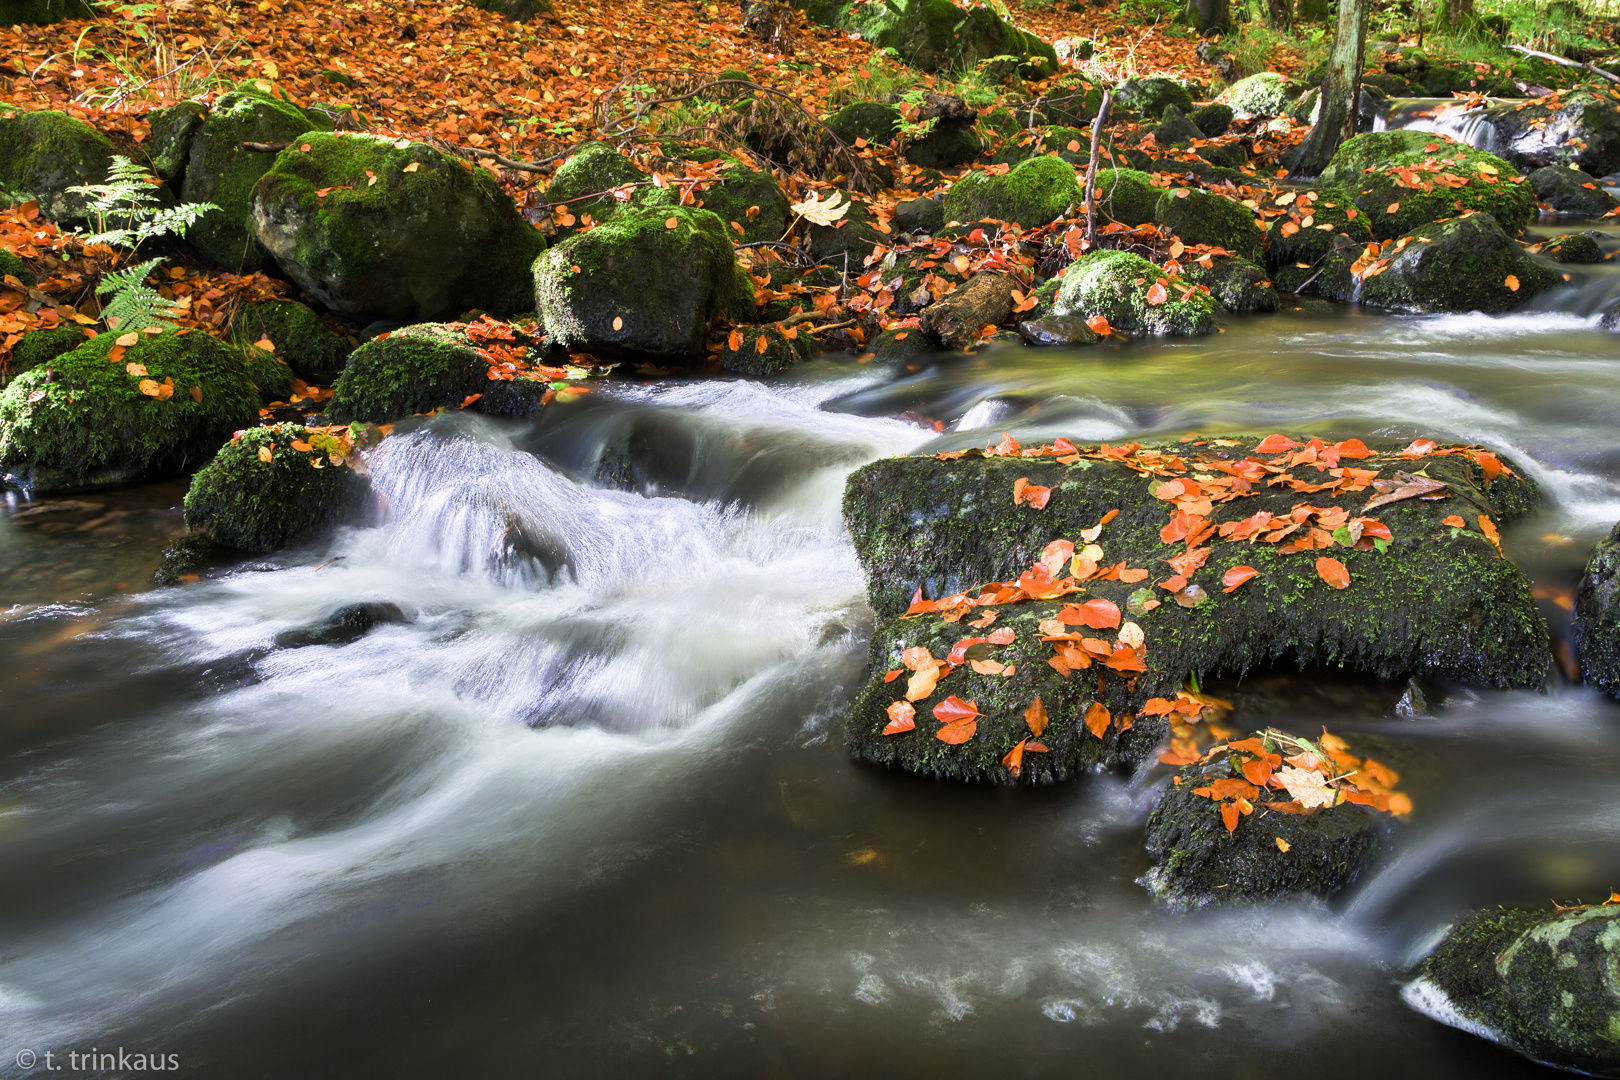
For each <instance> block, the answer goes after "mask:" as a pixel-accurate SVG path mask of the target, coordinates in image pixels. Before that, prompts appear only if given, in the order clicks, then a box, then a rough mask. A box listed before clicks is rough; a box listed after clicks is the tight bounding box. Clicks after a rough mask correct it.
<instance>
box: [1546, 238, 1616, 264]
mask: <svg viewBox="0 0 1620 1080" xmlns="http://www.w3.org/2000/svg"><path fill="white" fill-rule="evenodd" d="M1605 239H1607V238H1606V237H1605V236H1604V235H1603V234H1602V233H1600V232H1598V231H1597V230H1596V229H1590V230H1588V231H1586V232H1578V233H1564V234H1563V235H1562V236H1554V237H1552V238H1551V239H1549V240H1543V241H1542V242H1541V243H1540V244H1539V245H1537V246H1538V247H1539V248H1540V249H1541V250H1540V252H1539V254H1541V255H1542V256H1543V257H1545V258H1548V259H1551V260H1552V261H1553V262H1555V263H1566V264H1570V265H1575V266H1589V265H1591V264H1593V263H1600V262H1602V261H1603V258H1604V256H1603V245H1602V244H1601V243H1600V241H1602V240H1605Z"/></svg>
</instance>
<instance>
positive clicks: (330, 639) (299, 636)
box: [275, 600, 411, 649]
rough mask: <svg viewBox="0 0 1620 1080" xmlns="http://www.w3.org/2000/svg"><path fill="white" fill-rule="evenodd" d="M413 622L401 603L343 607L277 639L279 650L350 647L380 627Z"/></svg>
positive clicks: (285, 631)
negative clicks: (331, 646) (332, 646)
mask: <svg viewBox="0 0 1620 1080" xmlns="http://www.w3.org/2000/svg"><path fill="white" fill-rule="evenodd" d="M410 621H411V620H410V619H409V618H407V617H406V615H405V612H403V611H401V610H400V607H399V605H398V604H394V603H389V602H388V601H377V600H373V601H371V602H370V603H365V604H349V605H348V606H346V607H340V608H338V609H337V610H336V611H334V612H332V614H331V615H329V616H327V617H326V618H325V619H323V620H321V621H320V622H318V623H315V624H313V625H311V626H303V627H299V628H298V629H296V630H283V631H282V632H281V633H279V634H277V635H276V637H275V643H276V648H278V649H305V648H308V647H309V646H311V645H349V644H352V643H353V642H356V641H359V640H360V639H361V638H363V637H365V636H366V635H367V634H369V633H370V632H371V631H373V630H375V629H376V628H377V627H379V626H388V625H396V626H397V625H403V624H405V623H409V622H410Z"/></svg>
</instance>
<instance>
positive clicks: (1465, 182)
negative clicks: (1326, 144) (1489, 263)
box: [1321, 130, 1535, 240]
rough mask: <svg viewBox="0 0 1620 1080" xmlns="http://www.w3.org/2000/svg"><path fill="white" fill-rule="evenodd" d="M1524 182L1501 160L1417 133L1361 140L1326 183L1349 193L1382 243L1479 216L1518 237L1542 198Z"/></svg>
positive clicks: (1348, 148) (1337, 159) (1352, 143)
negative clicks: (1420, 229) (1474, 213)
mask: <svg viewBox="0 0 1620 1080" xmlns="http://www.w3.org/2000/svg"><path fill="white" fill-rule="evenodd" d="M1431 146H1432V147H1434V149H1433V150H1430V149H1429V147H1431ZM1520 181H1521V178H1520V176H1519V174H1518V172H1517V171H1516V170H1515V169H1514V168H1513V166H1511V165H1509V164H1508V163H1507V162H1506V161H1503V160H1502V159H1501V158H1499V157H1497V156H1496V155H1495V154H1487V153H1485V152H1484V151H1483V150H1475V149H1473V148H1472V147H1468V146H1464V145H1462V144H1461V143H1458V142H1453V141H1451V140H1450V139H1448V138H1447V137H1446V136H1444V135H1434V134H1431V133H1429V132H1423V131H1410V130H1404V131H1375V132H1370V133H1368V134H1366V135H1357V136H1356V137H1355V138H1353V139H1350V140H1348V141H1347V142H1345V143H1344V144H1343V145H1342V146H1340V147H1339V149H1338V151H1337V152H1335V153H1334V155H1333V160H1332V161H1331V162H1329V163H1328V167H1327V168H1326V169H1324V170H1323V171H1322V176H1321V182H1322V183H1323V184H1330V185H1332V186H1334V187H1342V188H1344V189H1345V190H1346V191H1348V192H1349V193H1350V195H1351V197H1352V198H1353V199H1354V200H1355V203H1356V206H1357V207H1358V208H1359V209H1360V210H1361V211H1362V212H1363V213H1365V214H1366V215H1367V219H1368V220H1367V223H1368V225H1369V226H1371V228H1372V231H1373V235H1374V236H1376V237H1377V238H1378V239H1380V240H1392V239H1394V238H1395V237H1398V236H1402V235H1404V234H1405V233H1409V232H1411V231H1412V230H1413V229H1415V228H1417V227H1418V226H1420V225H1425V224H1428V223H1430V222H1433V221H1437V220H1439V219H1441V218H1451V217H1456V216H1457V215H1458V214H1459V213H1466V212H1469V211H1476V210H1477V211H1483V212H1485V213H1488V214H1490V215H1491V216H1492V217H1494V218H1496V220H1497V222H1498V223H1499V224H1500V225H1501V227H1502V228H1503V229H1504V230H1506V231H1507V232H1509V233H1514V234H1517V233H1519V232H1521V231H1522V230H1523V229H1524V227H1525V225H1526V223H1528V222H1529V220H1530V218H1531V216H1532V215H1533V214H1534V213H1535V199H1534V198H1532V197H1531V194H1530V192H1529V190H1528V189H1527V186H1526V185H1525V184H1524V183H1522V182H1520ZM1414 185H1416V186H1414Z"/></svg>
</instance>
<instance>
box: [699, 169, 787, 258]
mask: <svg viewBox="0 0 1620 1080" xmlns="http://www.w3.org/2000/svg"><path fill="white" fill-rule="evenodd" d="M698 201H699V203H700V204H701V206H702V209H704V210H708V211H710V212H711V213H713V214H714V215H715V216H716V217H718V218H719V219H720V220H721V221H723V222H725V225H726V231H727V232H728V233H730V234H731V239H732V240H733V241H734V242H735V243H739V244H751V243H754V242H755V241H758V240H780V239H781V238H782V235H783V234H784V233H786V232H787V227H788V222H790V221H791V220H792V218H793V210H792V208H791V206H789V204H788V197H787V193H786V192H784V191H783V190H782V185H781V184H779V183H777V181H776V177H774V176H772V175H771V174H770V173H764V172H760V171H759V170H757V169H750V168H749V167H748V166H746V165H744V164H743V163H742V162H740V161H736V160H733V159H728V160H727V161H725V162H724V163H723V164H722V165H721V166H720V179H719V180H716V181H714V182H713V183H711V184H710V185H709V186H708V187H706V188H704V189H703V191H702V192H700V193H699V194H698Z"/></svg>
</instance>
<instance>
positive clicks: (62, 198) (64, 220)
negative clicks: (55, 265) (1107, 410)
mask: <svg viewBox="0 0 1620 1080" xmlns="http://www.w3.org/2000/svg"><path fill="white" fill-rule="evenodd" d="M116 152H117V151H116V149H115V148H114V146H113V144H112V141H111V140H110V139H108V138H107V137H106V136H105V135H103V134H101V132H99V131H97V130H96V129H95V128H93V127H91V126H90V125H89V124H87V123H85V122H84V121H83V120H75V119H74V118H73V117H71V116H69V115H68V114H67V113H63V112H56V111H54V110H52V109H41V110H39V111H37V112H26V113H25V112H9V111H5V110H0V200H4V201H5V202H6V203H8V204H12V205H15V204H18V203H24V202H29V201H37V202H38V203H39V212H40V213H41V214H42V215H43V216H44V217H46V218H48V219H49V220H51V221H54V222H56V223H57V224H59V225H65V226H74V225H80V224H84V223H85V222H86V221H87V220H88V216H87V215H88V212H89V207H90V197H89V196H88V195H84V194H82V193H79V192H73V191H69V190H68V189H69V188H73V187H77V186H79V185H81V184H105V183H106V182H107V170H108V169H110V168H112V159H113V154H115V153H116Z"/></svg>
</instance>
